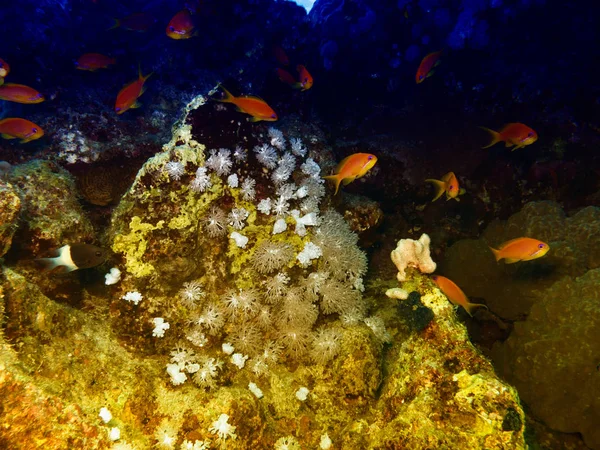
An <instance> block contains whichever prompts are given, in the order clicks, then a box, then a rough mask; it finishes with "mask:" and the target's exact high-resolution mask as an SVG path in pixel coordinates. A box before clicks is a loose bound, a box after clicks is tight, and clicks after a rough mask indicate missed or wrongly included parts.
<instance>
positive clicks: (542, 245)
mask: <svg viewBox="0 0 600 450" xmlns="http://www.w3.org/2000/svg"><path fill="white" fill-rule="evenodd" d="M545 246H546V244H538V248H544V247H545Z"/></svg>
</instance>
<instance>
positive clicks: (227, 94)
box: [215, 83, 235, 103]
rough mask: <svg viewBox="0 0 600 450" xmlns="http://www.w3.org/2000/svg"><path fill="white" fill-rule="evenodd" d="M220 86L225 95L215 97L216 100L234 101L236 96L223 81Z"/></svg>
mask: <svg viewBox="0 0 600 450" xmlns="http://www.w3.org/2000/svg"><path fill="white" fill-rule="evenodd" d="M219 87H220V88H221V90H222V91H223V97H221V98H215V100H216V101H218V102H223V103H233V99H234V98H235V97H234V96H233V94H232V93H231V92H229V91H228V90H227V89H225V86H223V85H222V84H221V83H219Z"/></svg>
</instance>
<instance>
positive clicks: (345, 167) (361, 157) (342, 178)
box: [323, 153, 377, 195]
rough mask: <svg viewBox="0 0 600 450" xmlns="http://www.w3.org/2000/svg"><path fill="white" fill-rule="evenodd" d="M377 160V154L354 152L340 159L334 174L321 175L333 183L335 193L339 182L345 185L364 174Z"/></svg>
mask: <svg viewBox="0 0 600 450" xmlns="http://www.w3.org/2000/svg"><path fill="white" fill-rule="evenodd" d="M376 162H377V156H375V155H371V154H370V153H354V154H353V155H350V156H347V157H346V158H344V159H342V161H341V162H340V163H339V164H338V166H337V167H336V169H335V174H333V175H329V176H326V177H323V178H324V179H325V180H330V181H333V182H334V183H335V194H333V195H336V194H337V193H338V189H339V187H340V183H342V184H343V185H344V186H346V185H347V184H349V183H352V182H353V181H354V180H356V179H357V178H360V177H362V176H363V175H364V174H366V173H367V172H368V171H369V170H370V169H371V168H372V167H373V166H374V165H375V163H376Z"/></svg>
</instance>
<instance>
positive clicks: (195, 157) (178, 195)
mask: <svg viewBox="0 0 600 450" xmlns="http://www.w3.org/2000/svg"><path fill="white" fill-rule="evenodd" d="M211 108H214V104H205V101H204V99H203V98H202V97H199V98H197V99H196V101H195V102H193V103H192V104H190V105H189V107H188V108H187V110H186V113H185V114H184V116H183V117H182V119H181V120H180V121H179V122H178V123H176V124H175V126H174V128H173V137H172V139H171V141H170V142H168V143H166V144H165V145H164V147H163V151H162V152H160V153H158V154H157V155H155V156H154V157H152V158H150V159H149V160H148V161H147V162H146V163H145V164H144V165H143V166H142V168H141V169H140V171H139V172H138V174H137V176H136V178H135V180H134V182H133V184H132V186H131V187H130V188H129V190H128V191H127V193H126V194H125V195H124V196H123V198H122V199H121V201H120V202H119V204H118V205H117V206H116V207H115V208H114V211H113V213H112V217H111V222H110V226H109V228H108V230H107V232H106V234H105V235H104V236H102V237H101V238H100V239H98V240H99V241H100V242H104V245H106V246H110V248H111V249H112V250H113V252H114V255H113V256H112V257H111V258H110V261H109V262H107V263H106V264H104V265H103V266H100V267H98V268H92V269H87V270H86V271H80V272H79V273H78V272H75V273H72V274H69V275H66V276H65V275H63V276H56V275H47V274H40V273H39V272H36V271H35V270H34V269H33V267H32V266H30V265H28V263H26V262H18V261H19V260H18V258H17V255H16V254H15V252H16V251H15V250H11V252H9V254H8V255H9V256H11V253H12V259H10V258H9V259H8V260H6V261H5V265H4V267H3V273H2V282H1V293H2V305H3V309H4V315H3V317H4V324H3V329H4V334H3V336H2V342H1V343H2V352H1V354H2V361H1V364H2V369H3V370H2V374H3V375H2V378H1V379H0V392H2V393H3V398H4V399H5V401H4V402H3V405H4V410H3V414H4V417H5V423H7V424H8V426H5V427H2V429H1V430H0V441H1V442H3V443H5V444H6V445H7V446H8V447H10V448H35V446H36V445H39V443H44V444H45V445H50V446H52V447H53V448H65V449H66V448H73V446H79V447H85V448H109V447H112V448H121V449H123V448H150V447H152V446H155V447H158V448H218V447H223V448H231V449H236V448H239V449H247V448H257V449H258V448H265V449H267V448H276V449H284V448H288V449H289V448H306V447H308V448H323V449H327V448H338V447H341V448H423V447H424V446H434V447H439V446H450V447H454V448H458V447H462V448H507V449H508V448H514V449H519V448H524V447H525V443H524V435H525V434H524V431H525V429H524V425H523V424H524V420H525V418H524V414H523V411H522V409H521V406H520V404H519V399H518V396H517V393H516V391H515V390H514V389H513V388H511V387H510V386H509V385H507V384H505V383H503V382H502V381H500V380H499V379H498V378H497V377H496V375H495V374H494V371H493V369H492V366H491V364H490V362H489V360H487V359H486V357H484V356H483V355H482V354H481V353H480V352H479V351H478V350H477V349H475V348H474V347H473V345H472V344H471V343H470V341H469V339H468V336H467V332H466V329H465V327H464V325H462V324H461V322H460V321H459V320H458V319H457V317H456V315H455V312H454V308H453V306H452V305H451V304H450V303H449V302H448V301H447V299H446V297H445V296H444V295H443V294H442V293H441V292H440V291H439V290H438V289H437V287H436V286H435V285H434V284H433V283H432V282H431V281H429V279H428V277H427V276H426V275H423V274H421V273H420V272H419V271H418V270H417V269H415V268H412V267H413V266H414V267H420V268H421V269H422V270H426V271H427V272H430V271H431V270H433V269H432V266H431V264H430V265H424V266H423V265H419V264H414V263H413V262H412V261H410V260H407V259H406V256H403V255H404V253H402V252H396V253H395V256H394V258H393V262H392V261H390V260H388V262H387V265H388V267H389V266H391V267H393V264H395V265H396V266H397V268H398V270H399V271H400V270H401V271H402V276H401V277H397V278H398V279H400V278H401V279H402V285H401V286H400V287H401V288H402V289H404V290H405V291H406V293H407V295H406V296H407V297H408V298H407V299H406V300H404V299H401V298H400V297H395V298H391V299H390V298H388V297H386V296H385V295H384V294H385V292H386V290H388V291H389V290H392V291H393V290H394V289H395V288H397V282H396V281H395V280H394V279H392V278H387V276H383V277H382V276H377V275H376V274H375V276H369V277H368V278H364V277H365V276H366V271H367V258H366V256H365V254H364V252H363V250H361V249H360V248H359V247H358V245H357V242H358V236H357V235H356V234H355V233H354V232H353V231H352V230H351V228H350V226H349V225H348V224H347V223H346V221H345V220H344V218H343V216H342V215H340V214H338V213H337V212H335V210H334V209H333V207H332V206H333V205H332V203H331V201H330V197H329V194H327V193H326V192H327V191H326V189H327V187H326V186H325V185H324V183H323V180H322V179H321V178H320V174H321V168H320V165H319V164H323V165H325V166H327V165H328V164H329V162H328V161H329V159H328V158H327V157H321V156H320V154H321V153H324V154H326V151H325V152H323V144H322V143H321V142H318V141H317V140H315V141H304V140H302V138H301V136H305V135H299V134H295V132H294V128H293V127H291V128H290V129H285V132H283V131H281V130H279V129H276V128H273V127H270V128H269V127H260V128H258V129H257V132H256V133H254V134H253V135H252V139H253V140H254V141H255V144H254V145H253V146H251V147H249V146H247V145H246V143H245V142H244V141H239V140H234V141H231V142H227V144H228V147H227V148H225V147H221V148H214V149H213V148H208V149H207V148H206V146H205V145H204V144H203V143H202V142H201V141H198V140H196V139H195V137H194V136H195V135H196V134H195V132H194V130H193V127H192V125H191V123H192V122H193V120H194V118H193V117H194V114H199V113H201V114H212V113H211V112H210V109H211ZM217 113H220V112H219V111H218V110H217ZM232 126H234V127H235V126H237V125H236V124H235V122H234V123H233V125H232ZM224 135H225V136H227V135H229V134H228V133H227V129H226V128H224ZM231 135H232V136H235V133H231ZM222 145H225V143H223V144H222ZM315 149H319V152H318V153H317V152H315ZM46 168H47V167H46V166H42V167H40V166H35V167H34V168H32V169H28V170H32V172H30V173H32V174H33V175H35V174H47V173H52V171H50V172H45V170H46ZM25 169H26V168H23V169H22V170H25ZM54 173H55V175H54V176H57V177H63V178H59V179H63V180H64V182H68V180H69V178H68V177H66V176H64V175H63V174H61V172H60V171H58V172H57V171H54ZM33 175H31V176H29V177H27V178H23V177H22V176H21V175H19V173H17V174H15V175H13V176H14V177H15V178H14V179H15V180H17V181H19V180H20V184H19V183H16V185H17V186H19V185H20V189H21V193H29V194H28V195H22V197H21V198H22V199H24V200H25V201H24V205H25V207H24V208H23V211H28V214H31V217H32V218H33V219H35V217H37V215H36V214H37V213H36V211H40V208H42V205H43V204H41V203H40V200H39V199H40V198H41V197H40V195H35V192H38V194H41V193H43V194H44V199H45V202H49V204H51V205H52V204H56V205H59V204H64V205H70V204H71V203H70V202H75V203H77V200H76V198H75V196H74V192H75V190H74V189H66V190H56V192H53V191H48V190H47V188H46V187H45V186H46V184H45V183H44V182H42V180H43V179H44V178H43V177H41V178H40V175H38V178H35V180H37V183H33V184H31V185H30V186H29V187H28V186H26V185H25V184H23V183H24V182H25V180H31V178H32V177H33ZM71 182H72V181H71ZM36 186H38V187H39V189H40V191H36V190H35V188H36ZM60 196H62V197H60ZM65 196H66V197H65ZM36 199H37V200H36ZM60 199H62V200H60ZM59 200H60V202H59V203H53V202H54V201H57V202H58V201H59ZM44 204H45V203H44ZM357 205H358V207H359V208H366V209H367V210H371V211H377V209H376V207H375V208H374V207H373V206H372V204H371V203H369V202H365V201H364V200H361V201H359V202H357ZM364 205H366V206H364ZM55 208H58V206H56V207H55ZM73 211H74V213H76V214H82V216H81V219H80V220H79V222H80V225H79V226H80V227H82V228H77V229H76V230H78V231H77V232H78V233H80V234H78V235H77V236H78V238H79V239H81V240H85V239H86V237H90V236H88V235H86V232H87V231H89V230H93V227H90V228H86V227H88V225H86V224H87V223H88V222H86V220H85V212H83V211H82V210H81V209H78V208H77V207H75V208H74V209H73ZM58 212H59V211H56V213H58ZM21 214H23V212H22V213H21ZM53 217H55V221H54V222H53V224H52V225H53V226H52V228H47V229H46V232H47V233H48V234H47V235H44V239H45V241H44V242H46V241H47V243H48V244H50V243H52V244H54V243H61V242H63V239H66V238H65V237H64V233H67V232H70V231H69V230H71V229H72V228H69V227H72V226H73V224H72V222H73V220H72V218H71V216H68V215H60V214H59V215H55V216H53ZM374 217H377V213H375V216H374ZM13 222H14V221H13ZM377 222H378V220H377V219H367V220H366V221H365V222H364V223H363V225H361V226H359V227H357V228H358V229H359V230H360V231H364V230H365V229H368V228H369V227H371V226H374V225H373V224H375V223H377ZM31 223H32V225H22V226H23V227H25V228H24V229H23V230H20V229H17V233H16V235H19V233H29V234H24V235H30V236H38V234H36V233H35V230H37V229H38V228H37V227H35V226H33V225H34V224H35V223H36V222H35V220H33V221H32V222H31ZM369 223H371V225H369ZM32 242H34V240H32ZM92 242H95V240H92ZM419 245H420V247H418V250H419V251H418V252H416V253H415V254H417V255H419V257H421V258H424V257H425V256H427V257H429V245H430V243H429V241H428V240H426V239H422V242H420V244H419ZM405 247H406V245H405ZM403 258H404V259H403ZM110 267H114V268H118V269H119V270H118V271H117V272H120V274H119V275H118V276H115V277H114V278H115V279H111V281H110V283H114V284H109V277H108V276H107V279H106V281H107V283H106V284H104V283H103V281H104V278H103V276H102V275H103V274H104V273H106V272H107V271H108V269H109V268H110ZM401 267H402V269H401ZM434 267H435V265H433V268H434ZM83 272H89V273H90V274H89V275H88V276H85V277H82V276H81V274H82V273H83ZM111 273H112V272H111ZM388 273H389V270H388ZM56 279H59V280H60V279H63V280H70V282H67V281H61V282H56V281H48V280H56ZM74 280H76V281H74ZM73 290H76V291H77V292H78V294H79V295H78V298H77V300H72V299H71V301H62V300H63V299H64V297H66V296H68V295H69V294H71V293H72V291H73ZM409 293H410V295H409ZM24 417H28V418H30V420H27V421H25V422H24V421H23V418H24ZM18 424H19V425H18ZM467 427H468V429H469V432H468V433H467V432H465V428H467Z"/></svg>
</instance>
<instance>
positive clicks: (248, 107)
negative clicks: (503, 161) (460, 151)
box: [0, 4, 550, 315]
mask: <svg viewBox="0 0 600 450" xmlns="http://www.w3.org/2000/svg"><path fill="white" fill-rule="evenodd" d="M196 6H197V5H195V4H194V5H192V6H188V5H187V4H186V8H184V9H182V10H181V11H179V12H178V13H177V14H175V15H174V16H173V17H172V18H171V19H170V21H169V23H168V24H167V26H166V29H165V34H166V36H167V37H169V38H171V39H174V40H186V39H190V38H192V37H194V36H197V35H198V31H197V29H196V26H195V23H194V18H193V14H195V13H196V12H197V8H196ZM407 14H408V10H405V17H408V16H407ZM156 22H157V21H156V19H155V18H154V17H152V16H151V15H150V14H148V13H145V12H137V13H133V14H131V15H129V16H126V17H124V18H121V19H114V24H113V26H112V27H110V28H109V29H108V30H113V29H117V28H122V29H125V30H129V31H134V32H138V33H144V32H146V31H148V30H149V29H150V28H152V27H153V26H154V25H155V24H156ZM272 52H273V56H274V58H275V60H276V61H277V63H278V65H279V67H276V68H275V75H276V76H277V78H278V79H279V80H280V81H281V82H282V83H284V84H286V85H288V86H290V87H291V88H292V89H295V90H299V91H307V90H309V89H311V88H312V86H313V83H314V80H313V77H312V75H311V73H310V72H309V71H308V69H307V68H306V66H305V65H303V64H297V65H296V71H295V72H296V75H294V74H292V73H291V72H290V70H288V67H289V66H290V58H289V57H288V55H287V53H286V52H285V50H284V49H283V48H282V47H281V46H279V45H274V46H273V47H272ZM442 53H443V50H440V51H435V52H432V53H429V54H427V55H426V56H425V57H424V58H423V59H422V61H421V63H420V64H419V67H418V68H417V72H416V75H415V81H416V83H417V84H421V83H423V82H424V81H425V80H426V79H427V78H429V77H431V76H432V75H433V74H434V71H435V70H434V69H435V68H436V67H438V66H439V65H440V62H441V60H440V58H441V56H442ZM115 64H117V61H116V59H115V58H113V57H110V56H106V55H104V54H101V53H84V54H82V55H81V56H80V57H79V58H78V59H77V60H76V61H75V68H76V69H78V70H83V71H89V72H95V71H97V70H99V69H108V68H109V67H110V66H112V65H115ZM10 71H11V67H10V65H9V64H8V63H7V62H6V61H4V60H3V59H1V58H0V100H4V101H10V102H16V103H22V104H36V103H41V102H43V101H45V97H44V95H43V94H42V93H40V92H39V91H37V90H36V89H34V88H32V87H29V86H26V85H23V84H17V83H7V82H5V78H6V77H7V76H8V75H9V74H10ZM151 75H152V73H149V74H147V75H143V74H142V71H141V68H139V70H138V77H137V79H135V80H133V81H131V82H130V83H127V84H126V85H125V86H124V87H123V88H122V89H121V90H120V91H119V92H118V94H117V96H116V100H115V106H114V111H115V113H116V114H119V115H120V114H123V113H125V112H126V111H128V110H130V109H133V108H138V107H140V106H141V103H140V102H139V97H140V96H141V95H142V94H143V93H144V91H145V88H146V86H145V82H146V80H148V78H149V77H150V76H151ZM219 86H220V88H221V90H222V96H221V97H219V98H214V99H213V100H215V101H218V102H223V103H231V104H233V105H235V107H236V109H237V111H239V112H241V113H244V114H247V115H248V116H250V117H249V118H248V120H249V121H251V122H259V121H276V120H278V115H277V113H276V112H275V111H274V110H273V108H272V107H271V106H269V104H268V103H267V102H266V101H265V100H263V99H262V98H260V97H258V96H253V95H240V96H234V95H233V94H231V93H230V92H229V91H228V90H227V89H225V87H223V86H222V85H219ZM480 128H482V129H483V130H486V131H487V132H488V133H489V134H490V136H491V141H490V143H489V144H488V145H486V146H484V147H483V148H489V147H492V146H493V145H495V144H496V143H498V142H504V143H505V146H506V147H508V148H511V150H512V151H514V150H517V149H521V148H523V147H526V146H528V145H531V144H533V143H534V142H536V140H537V139H538V135H537V133H536V132H535V131H534V130H533V129H532V128H530V127H528V126H527V125H525V124H522V123H516V122H515V123H508V124H507V125H505V126H504V127H503V128H502V129H501V130H500V131H494V130H492V129H490V128H486V127H483V126H482V127H480ZM0 135H1V136H2V138H4V139H19V140H20V141H19V142H20V143H27V142H31V141H33V140H36V139H39V138H41V137H42V136H44V130H43V129H42V128H41V127H40V126H38V125H36V124H35V123H33V122H30V121H29V120H26V119H24V118H19V117H9V118H5V119H3V120H0ZM376 163H377V156H375V155H373V154H370V153H354V154H351V155H349V156H347V157H345V158H344V159H342V161H341V162H340V163H339V164H338V166H337V167H336V169H335V171H334V173H333V174H332V175H328V176H324V177H323V178H324V179H326V180H328V181H331V182H332V183H333V185H334V188H335V191H334V195H337V193H338V191H339V187H340V184H342V185H347V184H349V183H351V182H353V181H354V180H356V179H358V178H361V177H363V176H364V175H365V174H366V173H367V172H368V171H369V170H370V169H372V168H373V167H374V166H375V164H376ZM425 182H427V183H431V184H432V185H433V187H434V191H435V192H434V197H433V199H432V200H431V201H432V202H434V201H436V200H438V199H439V198H440V197H441V196H442V195H444V194H445V196H446V199H447V200H450V199H454V200H456V201H459V198H458V196H459V195H462V194H464V193H465V190H464V189H463V188H461V187H460V183H459V180H458V178H457V176H456V175H455V174H454V172H448V173H446V174H445V175H444V176H442V177H441V179H440V180H437V179H434V178H428V179H426V180H425ZM490 250H491V252H492V254H493V256H494V257H495V259H496V261H500V260H504V261H505V263H506V264H513V263H517V262H520V261H531V260H533V259H537V258H541V257H543V256H544V255H545V254H546V253H547V252H548V251H549V250H550V247H549V245H548V244H547V243H545V242H542V241H539V240H536V239H534V238H530V237H519V238H516V239H512V240H510V241H507V242H505V243H503V244H501V245H500V246H499V247H498V248H497V249H496V248H492V247H490ZM105 256H106V255H105V253H104V251H103V250H102V249H99V248H97V247H94V246H90V245H87V244H73V245H71V246H69V245H66V246H64V247H62V248H61V249H59V250H58V256H57V257H55V258H45V259H44V258H43V259H40V260H38V261H39V262H40V263H42V264H44V265H45V266H46V267H47V268H50V269H52V268H54V267H62V268H63V269H65V271H71V270H76V269H78V268H86V267H93V266H95V265H97V264H99V263H100V262H102V261H103V260H104V258H105ZM75 260H77V261H75ZM74 261H75V262H74ZM431 280H432V281H433V282H434V283H435V284H436V285H437V286H438V288H439V289H440V290H441V291H442V292H443V293H444V294H445V295H446V296H447V297H448V299H449V300H450V302H452V303H453V304H455V305H458V306H461V307H463V308H464V309H465V311H466V312H467V313H468V314H469V315H473V311H474V310H476V309H478V308H487V306H486V305H484V304H476V303H471V302H469V299H468V297H467V296H466V294H465V293H464V292H463V291H462V290H461V289H460V288H459V287H458V286H457V285H456V284H455V283H454V282H453V281H452V280H450V279H448V278H446V277H443V276H441V275H433V276H432V277H431Z"/></svg>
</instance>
